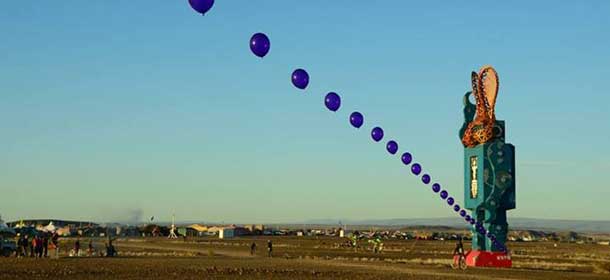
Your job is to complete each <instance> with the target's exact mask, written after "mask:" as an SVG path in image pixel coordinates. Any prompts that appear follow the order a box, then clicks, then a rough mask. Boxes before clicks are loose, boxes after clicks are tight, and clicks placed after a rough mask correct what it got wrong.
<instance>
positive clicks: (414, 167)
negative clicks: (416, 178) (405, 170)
mask: <svg viewBox="0 0 610 280" xmlns="http://www.w3.org/2000/svg"><path fill="white" fill-rule="evenodd" d="M411 173H413V174H414V175H419V173H421V165H419V163H414V164H413V165H411Z"/></svg>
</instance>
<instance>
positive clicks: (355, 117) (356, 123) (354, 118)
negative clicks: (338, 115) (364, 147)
mask: <svg viewBox="0 0 610 280" xmlns="http://www.w3.org/2000/svg"><path fill="white" fill-rule="evenodd" d="M349 123H351V124H352V126H353V127H355V128H360V127H361V126H362V124H363V123H364V116H363V115H362V114H361V113H360V112H353V113H352V114H351V115H350V116H349Z"/></svg>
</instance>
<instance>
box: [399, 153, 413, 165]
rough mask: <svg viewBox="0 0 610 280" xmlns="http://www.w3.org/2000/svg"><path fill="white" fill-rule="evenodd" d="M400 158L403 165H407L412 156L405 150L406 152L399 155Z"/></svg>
mask: <svg viewBox="0 0 610 280" xmlns="http://www.w3.org/2000/svg"><path fill="white" fill-rule="evenodd" d="M400 160H401V161H402V163H404V164H405V165H409V164H410V163H411V160H413V157H412V156H411V154H410V153H408V152H407V153H404V154H402V156H401V157H400Z"/></svg>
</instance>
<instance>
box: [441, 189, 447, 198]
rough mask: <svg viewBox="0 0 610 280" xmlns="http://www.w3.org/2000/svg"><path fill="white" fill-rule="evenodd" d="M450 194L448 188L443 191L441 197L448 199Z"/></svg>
mask: <svg viewBox="0 0 610 280" xmlns="http://www.w3.org/2000/svg"><path fill="white" fill-rule="evenodd" d="M447 196H449V193H448V192H447V191H446V190H443V191H441V198H442V199H446V198H447Z"/></svg>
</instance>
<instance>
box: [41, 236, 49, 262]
mask: <svg viewBox="0 0 610 280" xmlns="http://www.w3.org/2000/svg"><path fill="white" fill-rule="evenodd" d="M42 249H43V250H44V252H43V255H44V257H45V258H48V257H49V236H48V235H47V234H45V235H44V236H43V237H42Z"/></svg>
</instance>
